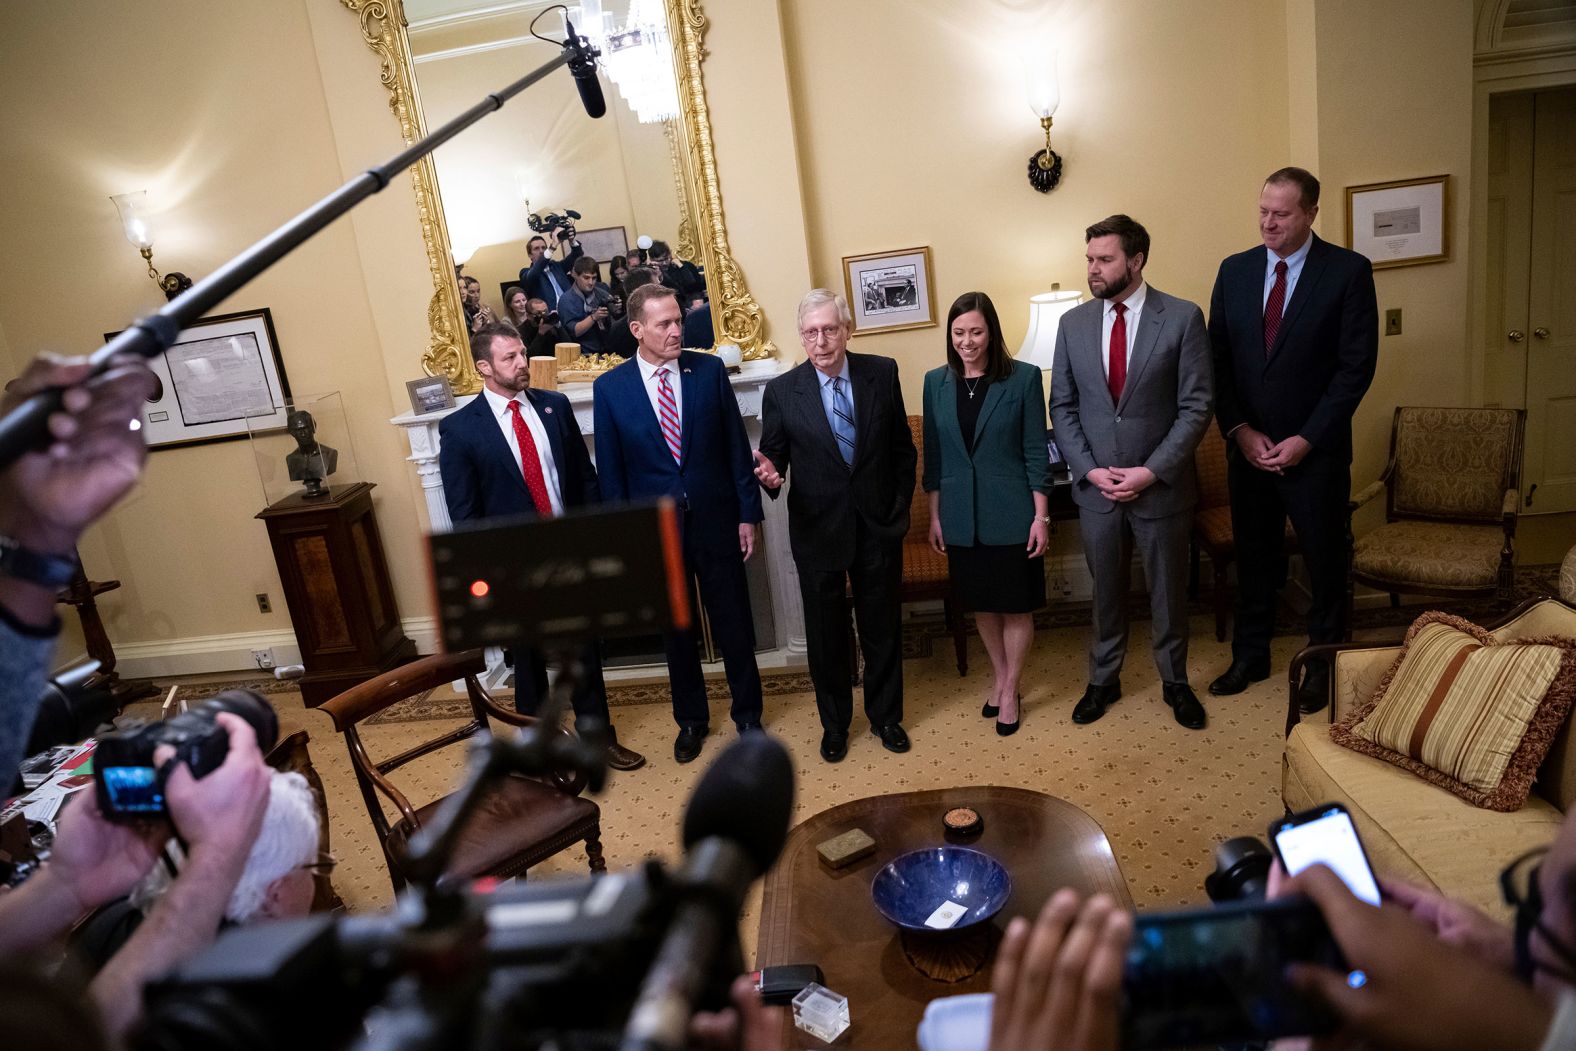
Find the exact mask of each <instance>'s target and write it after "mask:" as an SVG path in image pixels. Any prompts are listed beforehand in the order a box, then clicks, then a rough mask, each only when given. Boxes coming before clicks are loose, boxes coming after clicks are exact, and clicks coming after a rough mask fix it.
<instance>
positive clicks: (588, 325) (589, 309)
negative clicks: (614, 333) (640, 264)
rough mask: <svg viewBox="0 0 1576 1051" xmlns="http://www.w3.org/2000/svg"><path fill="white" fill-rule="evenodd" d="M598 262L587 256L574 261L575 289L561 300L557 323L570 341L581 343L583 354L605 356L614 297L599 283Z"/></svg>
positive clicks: (565, 294)
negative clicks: (610, 307) (611, 303)
mask: <svg viewBox="0 0 1576 1051" xmlns="http://www.w3.org/2000/svg"><path fill="white" fill-rule="evenodd" d="M597 272H598V267H597V262H596V260H595V259H592V258H590V257H588V256H581V257H580V258H579V259H577V260H575V266H574V287H572V288H570V289H569V291H567V292H565V293H564V294H563V296H562V297H561V298H560V299H559V300H558V323H559V324H560V325H562V326H563V327H564V330H565V331H566V332H568V333H569V338H570V339H572V340H574V341H575V342H577V343H579V344H580V353H582V354H601V353H604V350H605V346H606V341H607V331H608V327H609V326H610V325H611V324H612V316H611V313H610V311H609V310H608V303H609V301H610V300H611V299H612V295H611V294H610V293H609V292H608V290H607V286H606V285H603V284H601V283H599V282H598V281H597Z"/></svg>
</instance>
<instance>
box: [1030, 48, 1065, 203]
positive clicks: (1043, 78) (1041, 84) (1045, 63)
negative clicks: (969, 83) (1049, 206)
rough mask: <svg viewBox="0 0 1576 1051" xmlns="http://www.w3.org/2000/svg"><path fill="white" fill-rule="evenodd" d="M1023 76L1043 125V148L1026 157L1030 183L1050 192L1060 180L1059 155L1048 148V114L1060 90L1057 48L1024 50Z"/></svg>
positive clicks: (1051, 113)
mask: <svg viewBox="0 0 1576 1051" xmlns="http://www.w3.org/2000/svg"><path fill="white" fill-rule="evenodd" d="M1023 80H1024V85H1025V87H1026V88H1027V90H1028V95H1029V108H1030V109H1031V110H1033V111H1034V115H1035V116H1037V117H1039V118H1040V127H1042V128H1044V129H1045V149H1043V150H1040V151H1038V152H1037V153H1035V155H1034V156H1032V157H1030V158H1029V185H1030V186H1033V187H1034V188H1035V189H1036V190H1039V191H1040V192H1041V193H1050V192H1051V191H1052V190H1054V189H1056V184H1057V183H1059V182H1061V181H1062V158H1061V156H1060V155H1059V154H1057V152H1056V151H1055V150H1053V149H1051V118H1052V117H1053V116H1055V115H1056V107H1057V106H1059V105H1060V104H1061V101H1062V93H1061V89H1060V88H1059V87H1058V86H1057V83H1056V52H1054V51H1044V52H1040V53H1030V52H1025V53H1024V56H1023Z"/></svg>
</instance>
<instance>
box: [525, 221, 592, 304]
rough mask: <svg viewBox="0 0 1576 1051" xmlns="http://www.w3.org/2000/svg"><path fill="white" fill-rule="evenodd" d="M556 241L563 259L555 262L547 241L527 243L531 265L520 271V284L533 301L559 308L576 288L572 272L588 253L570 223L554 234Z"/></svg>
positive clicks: (541, 239)
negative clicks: (561, 300) (564, 295)
mask: <svg viewBox="0 0 1576 1051" xmlns="http://www.w3.org/2000/svg"><path fill="white" fill-rule="evenodd" d="M553 237H554V240H555V241H556V242H557V245H558V254H559V255H560V256H561V257H562V258H561V259H554V258H553V257H552V255H551V254H549V253H548V251H547V238H545V237H543V236H542V235H541V234H537V235H536V236H535V237H533V238H531V239H530V240H529V241H527V242H526V246H525V250H526V251H527V252H528V253H530V256H531V262H530V263H529V264H528V265H526V266H525V267H523V268H522V269H521V270H520V284H521V285H523V286H524V287H525V291H526V294H527V295H529V296H530V297H531V298H532V299H540V300H543V301H545V302H548V303H552V304H557V302H558V300H559V299H560V298H561V297H562V296H563V294H564V293H565V292H567V291H569V289H570V287H571V285H572V284H573V282H572V281H570V279H569V269H570V267H572V266H574V264H575V262H576V261H577V260H579V258H580V257H581V256H582V255H583V254H584V249H582V248H581V247H580V242H579V241H577V240H576V239H575V228H574V227H573V226H571V225H569V224H568V223H567V222H566V223H564V224H563V225H562V226H559V227H558V228H557V229H555V230H554V231H553Z"/></svg>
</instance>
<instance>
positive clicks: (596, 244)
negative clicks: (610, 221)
mask: <svg viewBox="0 0 1576 1051" xmlns="http://www.w3.org/2000/svg"><path fill="white" fill-rule="evenodd" d="M575 240H577V241H579V242H580V248H581V250H582V251H583V252H585V254H586V255H588V256H590V257H591V258H592V259H595V260H596V261H597V262H599V263H610V262H612V261H613V257H614V256H615V255H628V254H629V235H628V234H626V233H625V232H624V228H623V227H622V226H604V227H601V228H600V229H597V230H576V231H575Z"/></svg>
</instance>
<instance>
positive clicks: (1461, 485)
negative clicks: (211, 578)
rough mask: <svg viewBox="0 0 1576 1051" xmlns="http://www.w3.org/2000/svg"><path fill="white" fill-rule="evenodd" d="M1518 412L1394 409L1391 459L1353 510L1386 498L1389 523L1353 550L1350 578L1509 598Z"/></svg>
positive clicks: (1418, 590) (1416, 590) (1383, 587)
mask: <svg viewBox="0 0 1576 1051" xmlns="http://www.w3.org/2000/svg"><path fill="white" fill-rule="evenodd" d="M1525 427H1526V414H1525V413H1524V412H1523V411H1522V410H1520V409H1466V408H1462V409H1436V408H1419V407H1416V406H1398V407H1397V408H1396V410H1395V420H1394V423H1393V424H1392V426H1391V429H1390V463H1389V465H1388V466H1387V467H1385V470H1384V474H1383V475H1382V476H1380V478H1379V480H1378V481H1376V482H1373V483H1371V484H1370V485H1368V486H1367V487H1366V488H1365V489H1363V490H1362V491H1361V492H1360V493H1358V494H1357V495H1356V496H1355V497H1354V498H1353V499H1352V502H1351V510H1352V511H1353V512H1355V511H1356V510H1357V509H1358V508H1359V507H1362V506H1363V505H1364V504H1366V503H1368V502H1369V501H1371V500H1373V499H1374V498H1375V497H1377V496H1378V495H1379V494H1380V493H1384V494H1385V524H1384V525H1382V526H1380V527H1379V528H1378V529H1375V530H1374V531H1372V532H1370V533H1367V534H1365V535H1364V536H1363V537H1362V538H1360V539H1359V540H1357V541H1356V543H1355V544H1354V545H1353V548H1352V574H1351V578H1352V580H1353V581H1354V582H1356V583H1359V584H1366V585H1368V586H1369V587H1372V588H1377V589H1379V590H1380V591H1388V592H1389V593H1390V601H1391V604H1392V605H1399V604H1400V596H1401V595H1402V594H1403V593H1409V594H1424V595H1445V596H1457V597H1466V596H1481V595H1490V594H1494V593H1495V592H1498V593H1499V594H1500V595H1501V596H1503V597H1507V598H1508V597H1509V596H1510V593H1511V586H1512V584H1513V583H1514V577H1515V547H1514V540H1515V536H1516V511H1517V508H1518V507H1519V506H1520V502H1521V493H1520V489H1521V442H1522V434H1523V431H1524V430H1525Z"/></svg>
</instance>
